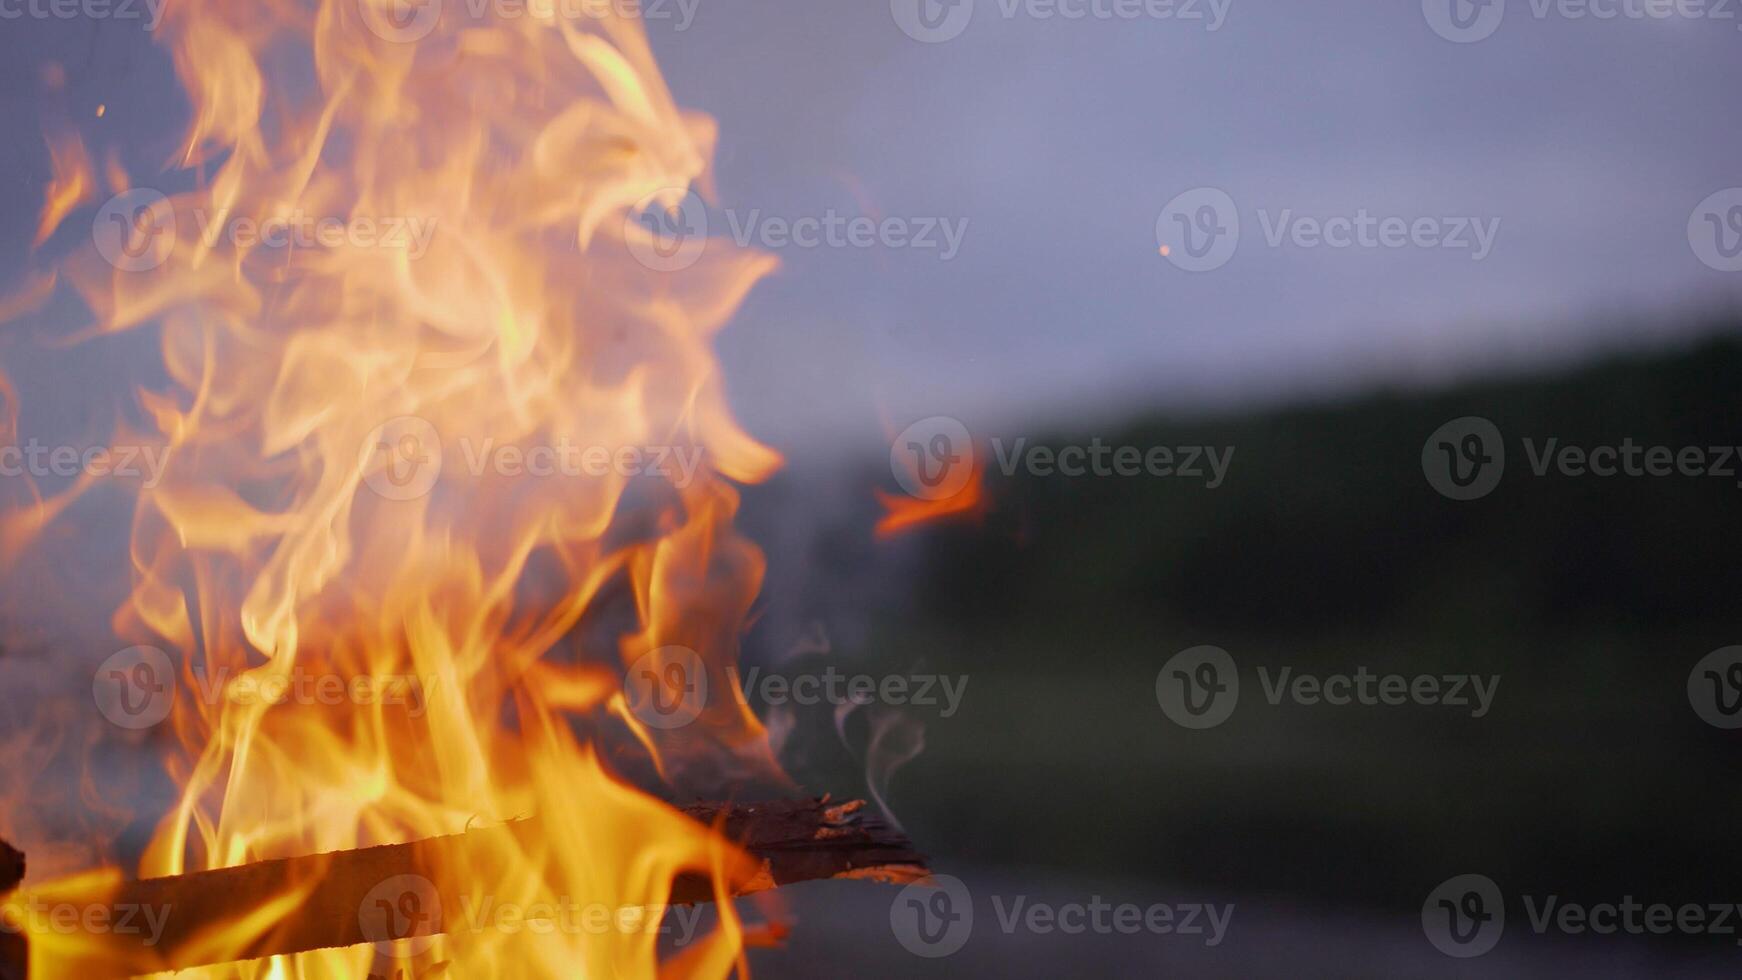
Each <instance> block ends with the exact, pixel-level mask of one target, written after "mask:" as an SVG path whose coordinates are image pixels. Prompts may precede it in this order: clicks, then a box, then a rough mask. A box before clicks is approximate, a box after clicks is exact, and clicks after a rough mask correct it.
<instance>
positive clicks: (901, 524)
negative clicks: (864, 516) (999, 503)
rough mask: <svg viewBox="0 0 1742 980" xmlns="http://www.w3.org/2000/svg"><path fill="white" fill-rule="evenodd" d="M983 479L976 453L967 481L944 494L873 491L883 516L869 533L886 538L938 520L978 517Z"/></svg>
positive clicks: (982, 511)
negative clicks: (940, 495) (953, 490)
mask: <svg viewBox="0 0 1742 980" xmlns="http://www.w3.org/2000/svg"><path fill="white" fill-rule="evenodd" d="M985 478H986V471H985V468H984V465H983V464H982V463H981V462H980V460H979V458H978V457H977V456H976V457H975V459H974V461H973V469H972V470H971V471H970V473H969V476H968V479H967V482H966V483H965V484H964V485H963V486H962V488H961V489H960V490H958V491H956V492H955V493H953V494H950V495H949V496H947V497H936V498H932V497H916V496H913V495H911V494H906V493H889V492H887V491H884V490H873V491H872V493H873V494H875V495H876V497H877V502H878V503H879V504H881V505H883V516H882V517H881V518H879V519H878V521H877V525H876V527H875V528H873V533H874V534H875V535H876V536H877V537H878V538H880V539H884V540H887V539H889V538H894V537H899V536H900V535H902V534H905V533H907V532H909V531H913V530H916V529H918V528H921V527H925V526H926V525H928V524H935V523H937V522H939V521H944V520H948V519H951V518H970V517H979V516H982V515H984V514H985V513H986V509H987V499H986V489H985V482H986V480H985Z"/></svg>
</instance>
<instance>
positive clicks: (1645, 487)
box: [862, 331, 1742, 914]
mask: <svg viewBox="0 0 1742 980" xmlns="http://www.w3.org/2000/svg"><path fill="white" fill-rule="evenodd" d="M1721 335H1723V336H1734V335H1735V332H1734V331H1731V332H1728V333H1724V334H1721ZM1466 415H1477V416H1483V417H1486V418H1488V419H1491V420H1493V421H1494V422H1495V423H1496V424H1497V425H1498V427H1499V428H1500V430H1501V432H1502V433H1503V435H1504V436H1505V439H1506V448H1507V457H1508V458H1507V470H1506V476H1505V479H1504V480H1503V481H1502V482H1501V484H1500V486H1499V487H1498V489H1497V490H1495V491H1494V493H1492V494H1491V495H1490V496H1488V497H1487V498H1485V499H1482V500H1478V501H1473V502H1455V501H1452V500H1449V499H1447V498H1445V497H1443V496H1441V495H1439V494H1438V493H1436V492H1435V491H1434V490H1433V489H1432V487H1431V486H1430V485H1429V483H1428V482H1427V479H1426V478H1425V477H1424V475H1423V472H1422V468H1421V462H1420V460H1421V453H1422V447H1423V445H1424V443H1425V442H1426V440H1427V439H1428V436H1429V435H1430V434H1431V433H1433V432H1434V431H1435V430H1436V429H1438V428H1439V427H1440V426H1441V425H1442V424H1444V423H1446V422H1448V421H1450V420H1452V419H1454V418H1458V417H1461V416H1466ZM1017 436H1027V437H1028V438H1029V439H1030V441H1031V443H1040V444H1046V445H1051V446H1062V445H1068V444H1083V443H1086V442H1087V441H1088V440H1089V439H1090V438H1092V437H1094V436H1100V437H1101V438H1102V440H1103V441H1104V442H1108V443H1111V444H1116V445H1118V444H1124V445H1135V446H1141V447H1148V446H1203V445H1209V446H1224V447H1225V446H1233V447H1236V455H1235V457H1234V462H1233V466H1232V469H1231V473H1230V475H1229V478H1228V480H1227V482H1226V483H1225V484H1224V485H1223V486H1222V487H1220V488H1219V489H1216V490H1207V489H1206V488H1205V487H1204V485H1203V482H1202V481H1199V480H1182V479H1156V478H1145V477H1139V478H1078V479H1068V478H1064V477H1060V476H1050V477H1044V478H1042V477H1034V476H1024V475H1017V476H1015V477H1013V478H1006V477H1005V476H1004V475H1002V474H1001V473H998V472H996V466H995V464H994V466H993V470H994V472H992V473H991V474H990V481H989V488H990V491H991V496H992V501H993V507H992V511H991V512H990V513H989V514H988V515H986V516H985V517H984V518H983V519H982V520H980V521H979V522H978V523H966V524H957V525H951V526H942V527H936V528H931V529H927V530H924V531H921V532H919V533H920V535H921V545H922V547H923V548H924V559H923V561H922V562H921V563H920V570H919V572H918V573H917V575H916V576H915V577H914V578H913V579H912V580H911V581H910V582H908V583H906V587H905V588H903V589H902V590H901V591H902V592H903V593H905V594H906V595H907V596H909V597H911V600H912V602H913V606H912V607H911V608H896V609H890V610H889V611H888V612H887V613H886V615H884V616H882V617H880V618H879V619H878V620H877V625H876V626H875V627H873V629H872V632H871V635H870V636H868V637H867V638H866V640H865V647H866V650H865V651H862V652H864V653H866V654H868V655H870V656H871V657H872V658H873V659H875V660H876V661H878V662H881V663H884V664H886V665H889V666H898V667H908V666H912V665H916V664H919V665H923V667H924V669H927V670H932V671H938V672H945V673H962V674H967V675H969V677H970V682H969V688H968V690H967V696H966V699H965V703H964V706H963V708H962V710H961V712H960V713H959V714H958V715H957V716H955V717H953V718H948V719H943V718H938V717H936V712H935V711H934V712H931V713H930V714H928V713H927V712H926V711H924V710H918V711H915V712H914V714H915V715H916V716H917V717H920V718H922V719H925V720H926V721H927V732H926V742H927V744H926V749H925V752H924V753H923V754H922V755H921V756H920V757H919V758H918V759H916V760H915V761H913V762H912V763H910V764H909V765H908V766H907V767H906V769H904V770H903V771H902V772H901V773H900V774H899V775H898V776H897V777H896V779H895V782H894V786H893V790H892V794H891V802H892V804H893V807H894V810H895V812H896V813H897V815H898V816H900V817H901V818H902V819H903V820H904V821H905V822H906V823H907V825H908V827H909V829H910V830H911V831H912V832H913V833H914V834H915V836H916V838H917V839H919V840H920V841H922V842H923V843H924V844H925V846H927V847H929V848H930V849H931V850H932V851H933V852H934V853H936V854H938V855H939V858H940V861H939V863H940V865H941V866H943V867H948V865H949V863H950V862H951V861H965V862H982V863H1007V864H1018V865H1042V866H1048V865H1050V866H1056V867H1057V868H1060V869H1073V870H1081V869H1084V868H1094V869H1098V870H1100V871H1102V872H1107V873H1116V874H1130V875H1138V876H1145V877H1153V878H1158V879H1166V880H1169V881H1174V882H1179V883H1183V884H1186V885H1189V886H1191V887H1194V888H1198V889H1201V890H1202V892H1203V893H1204V894H1205V896H1206V897H1207V898H1208V897H1213V896H1214V895H1219V894H1227V895H1252V894H1255V893H1274V894H1277V895H1284V896H1299V897H1300V898H1302V899H1304V900H1312V901H1314V902H1315V903H1326V902H1328V903H1330V904H1333V905H1335V904H1343V905H1348V906H1350V907H1369V908H1376V909H1391V910H1399V911H1400V914H1403V913H1404V912H1407V913H1409V914H1414V913H1416V912H1418V911H1419V908H1420V902H1421V900H1422V897H1423V896H1425V895H1426V894H1427V892H1428V890H1429V889H1431V888H1432V887H1433V886H1434V885H1436V884H1437V883H1439V882H1440V881H1442V880H1443V879H1445V878H1447V877H1450V876H1451V875H1453V874H1460V873H1465V872H1480V873H1484V874H1488V875H1490V876H1491V877H1494V878H1495V879H1496V880H1498V881H1500V882H1501V883H1502V887H1503V888H1505V889H1507V890H1508V891H1509V892H1512V893H1514V894H1516V893H1525V892H1532V893H1540V894H1550V893H1554V894H1560V895H1561V896H1563V898H1564V899H1568V900H1571V899H1574V898H1577V897H1581V896H1582V897H1584V898H1585V900H1591V901H1595V900H1617V901H1618V900H1619V899H1620V898H1621V892H1620V891H1618V890H1617V889H1624V890H1625V892H1626V893H1628V894H1632V895H1634V896H1635V897H1638V898H1641V899H1645V900H1665V901H1676V902H1686V901H1701V902H1703V901H1723V900H1728V899H1733V898H1734V894H1733V893H1734V887H1733V886H1734V885H1735V884H1736V883H1737V882H1739V881H1742V874H1739V873H1738V872H1742V848H1737V847H1736V846H1735V827H1736V826H1737V822H1738V819H1739V818H1742V779H1739V778H1738V777H1739V776H1742V732H1725V731H1719V730H1717V729H1715V728H1712V727H1709V726H1707V725H1706V724H1704V723H1703V722H1702V721H1700V720H1699V718H1698V717H1697V716H1696V715H1695V714H1694V712H1693V710H1692V708H1691V707H1690V705H1689V703H1688V698H1687V692H1686V685H1687V678H1688V675H1689V672H1690V670H1691V669H1692V667H1693V665H1694V663H1695V662H1696V661H1698V660H1699V659H1700V658H1701V657H1703V656H1704V655H1706V654H1707V653H1709V652H1711V651H1712V650H1714V649H1716V648H1718V647H1721V646H1727V645H1730V644H1734V643H1742V622H1738V618H1739V613H1742V520H1739V518H1742V488H1739V487H1738V485H1737V484H1738V480H1739V477H1737V476H1735V475H1732V476H1729V477H1704V478H1692V477H1681V476H1677V477H1668V478H1650V477H1642V478H1612V479H1601V478H1596V477H1591V476H1586V477H1583V478H1578V479H1571V478H1566V477H1562V476H1557V475H1550V476H1546V477H1537V476H1536V475H1535V474H1534V473H1533V472H1532V469H1531V465H1530V460H1529V458H1528V457H1527V456H1526V454H1525V452H1524V449H1523V439H1524V438H1525V437H1530V438H1532V439H1534V440H1536V441H1537V443H1538V444H1539V445H1540V444H1542V443H1543V442H1545V441H1546V440H1548V439H1550V438H1558V439H1559V440H1560V442H1561V443H1562V444H1573V445H1580V446H1585V447H1590V446H1595V445H1618V444H1620V443H1621V441H1622V440H1623V439H1624V438H1628V437H1631V438H1632V439H1633V440H1634V441H1635V442H1637V443H1642V444H1647V445H1666V446H1670V447H1675V448H1679V447H1683V446H1700V447H1716V446H1736V445H1738V444H1742V345H1739V344H1738V343H1737V342H1736V341H1735V340H1730V339H1725V340H1720V341H1708V342H1706V343H1704V345H1703V346H1699V347H1698V348H1697V349H1689V350H1684V351H1679V352H1675V353H1667V354H1664V353H1659V354H1653V355H1648V356H1635V357H1632V358H1628V359H1617V360H1613V361H1610V362H1607V363H1601V364H1597V365H1592V366H1586V367H1582V368H1577V369H1568V370H1565V371H1564V372H1562V373H1558V374H1555V375H1553V376H1541V377H1513V378H1508V379H1504V380H1494V381H1489V382H1484V383H1479V384H1470V385H1467V386H1462V387H1458V388H1456V389H1454V390H1444V391H1439V392H1434V393H1425V394H1424V393H1415V394H1399V393H1388V394H1379V395H1373V396H1370V397H1365V398H1361V399H1359V400H1353V401H1348V402H1345V403H1338V404H1322V405H1314V406H1309V407H1299V408H1294V409H1288V410H1275V411H1264V412H1262V413H1258V414H1251V415H1244V416H1239V417H1217V418H1198V419H1183V418H1151V419H1144V420H1141V421H1137V422H1134V423H1132V424H1130V425H1129V426H1128V427H1125V428H1123V429H1121V430H1119V431H1108V430H1105V429H1103V430H1097V431H1093V432H1073V431H1064V430H1061V431H1058V432H1051V433H1048V432H1038V431H1036V432H1022V433H1008V434H1005V436H1004V437H1005V438H1006V439H1011V438H1015V437H1017ZM1731 462H1732V465H1734V466H1737V467H1738V468H1739V469H1742V463H1738V462H1737V461H1735V460H1732V461H1731ZM1197 644H1214V645H1217V646H1221V647H1223V648H1225V649H1227V650H1228V651H1229V652H1230V653H1231V654H1232V655H1233V656H1234V657H1235V659H1236V660H1237V661H1238V662H1239V663H1240V665H1241V668H1242V676H1241V679H1242V693H1241V701H1240V707H1239V709H1238V710H1237V711H1236V712H1235V714H1234V716H1233V717H1232V718H1231V719H1230V720H1229V721H1228V722H1227V723H1226V724H1224V725H1222V726H1221V727H1219V728H1216V729H1213V730H1209V731H1201V732H1200V731H1187V730H1185V729H1182V728H1179V727H1177V726H1175V725H1174V724H1173V723H1171V722H1170V721H1169V720H1168V719H1167V718H1166V717H1165V716H1164V715H1163V714H1162V713H1161V711H1160V710H1159V709H1158V706H1157V702H1156V696H1155V690H1154V685H1155V678H1156V674H1157V672H1158V671H1159V669H1160V668H1161V665H1162V664H1163V663H1164V662H1165V661H1166V660H1167V659H1168V658H1169V657H1170V656H1171V655H1173V654H1174V653H1175V652H1177V651H1180V650H1182V649H1184V648H1187V647H1190V646H1194V645H1197ZM1260 665H1263V666H1266V667H1268V668H1270V669H1271V670H1272V671H1273V672H1274V671H1276V670H1277V669H1279V668H1281V667H1284V666H1292V667H1294V668H1295V669H1296V670H1297V671H1300V670H1308V671H1312V672H1315V673H1318V674H1328V673H1333V672H1334V673H1353V672H1354V671H1355V670H1356V668H1357V667H1362V666H1365V667H1367V668H1368V669H1369V670H1371V671H1375V672H1395V673H1401V674H1405V675H1412V676H1413V675H1415V674H1420V673H1431V674H1450V673H1458V674H1468V673H1481V674H1499V675H1501V682H1500V687H1499V691H1498V696H1497V698H1496V700H1495V704H1494V708H1493V710H1492V712H1491V713H1490V714H1489V715H1488V716H1487V717H1484V718H1472V717H1471V716H1470V711H1469V710H1468V709H1458V708H1451V707H1422V706H1406V707H1384V706H1378V707H1362V706H1348V707H1326V706H1319V707H1303V706H1291V705H1289V704H1286V703H1285V704H1283V705H1281V706H1275V707H1273V706H1271V705H1270V704H1269V703H1268V702H1267V701H1266V700H1265V698H1264V695H1263V691H1262V689H1261V688H1260V685H1259V683H1258V679H1257V674H1256V668H1257V667H1258V666H1260ZM1611 893H1613V894H1611Z"/></svg>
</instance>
